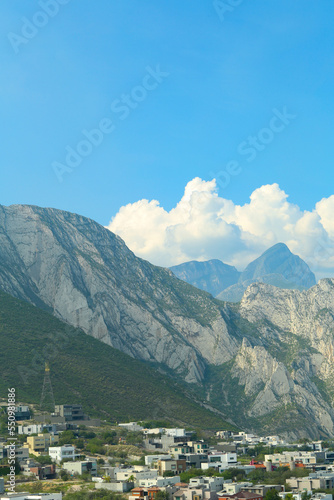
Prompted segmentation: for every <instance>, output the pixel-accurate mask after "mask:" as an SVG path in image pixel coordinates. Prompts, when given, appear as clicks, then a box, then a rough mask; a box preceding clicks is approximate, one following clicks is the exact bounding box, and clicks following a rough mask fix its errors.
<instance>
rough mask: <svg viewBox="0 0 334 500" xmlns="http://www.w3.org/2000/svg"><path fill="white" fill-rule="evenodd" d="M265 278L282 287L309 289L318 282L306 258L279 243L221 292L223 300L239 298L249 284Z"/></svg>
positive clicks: (249, 265)
mask: <svg viewBox="0 0 334 500" xmlns="http://www.w3.org/2000/svg"><path fill="white" fill-rule="evenodd" d="M256 282H261V283H267V284H269V285H274V286H277V287H278V288H285V289H296V290H305V289H308V288H310V287H311V286H313V285H315V284H316V279H315V276H314V274H313V273H312V271H311V270H310V268H309V267H308V265H307V264H306V262H304V261H303V260H302V259H301V258H300V257H298V256H297V255H294V254H293V253H291V252H290V250H289V248H288V247H287V246H286V245H285V244H284V243H277V245H274V246H272V247H271V248H269V249H268V250H267V251H266V252H264V253H263V254H262V255H261V256H260V257H258V258H257V259H255V260H254V261H253V262H251V263H250V264H248V266H247V267H246V269H245V270H244V271H243V272H242V273H241V275H240V277H239V281H238V283H237V284H235V285H232V286H230V287H229V288H226V289H225V290H223V291H222V292H220V293H219V294H218V295H217V298H218V299H220V300H226V301H231V302H239V301H240V300H241V299H242V296H243V294H244V292H245V290H246V289H247V287H248V286H249V285H251V284H252V283H256Z"/></svg>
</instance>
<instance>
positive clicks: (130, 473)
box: [115, 467, 158, 486]
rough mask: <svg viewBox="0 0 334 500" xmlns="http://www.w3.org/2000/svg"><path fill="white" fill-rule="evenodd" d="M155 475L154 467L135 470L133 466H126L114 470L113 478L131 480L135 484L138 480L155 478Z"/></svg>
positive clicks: (156, 472)
mask: <svg viewBox="0 0 334 500" xmlns="http://www.w3.org/2000/svg"><path fill="white" fill-rule="evenodd" d="M157 477H158V471H157V470H156V469H144V470H137V469H136V468H135V467H133V468H132V467H126V468H121V469H120V470H118V471H117V472H115V479H116V480H117V481H129V480H133V481H134V483H135V485H136V486H137V485H138V484H139V481H140V480H145V479H156V478H157ZM153 484H155V483H153Z"/></svg>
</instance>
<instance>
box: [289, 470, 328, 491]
mask: <svg viewBox="0 0 334 500" xmlns="http://www.w3.org/2000/svg"><path fill="white" fill-rule="evenodd" d="M321 472H322V471H321ZM286 484H288V485H289V486H290V488H291V489H292V490H293V491H304V490H307V491H312V490H319V489H326V490H327V489H333V488H334V474H333V473H331V474H324V475H322V474H321V473H320V472H317V473H314V474H310V475H309V476H308V477H290V478H289V479H287V480H286Z"/></svg>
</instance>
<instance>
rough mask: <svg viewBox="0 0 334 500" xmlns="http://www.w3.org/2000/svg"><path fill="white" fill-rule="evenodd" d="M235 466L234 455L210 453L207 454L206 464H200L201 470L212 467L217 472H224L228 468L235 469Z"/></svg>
mask: <svg viewBox="0 0 334 500" xmlns="http://www.w3.org/2000/svg"><path fill="white" fill-rule="evenodd" d="M237 464H238V462H237V454H236V453H219V452H212V453H209V454H208V456H207V460H206V462H202V463H201V468H202V469H204V470H205V469H210V468H211V467H214V468H217V469H219V470H224V469H226V468H228V467H236V466H237Z"/></svg>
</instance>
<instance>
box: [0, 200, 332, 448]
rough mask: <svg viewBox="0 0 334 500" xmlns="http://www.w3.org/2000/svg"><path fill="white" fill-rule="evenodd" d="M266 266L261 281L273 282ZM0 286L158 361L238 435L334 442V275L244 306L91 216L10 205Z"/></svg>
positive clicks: (293, 273) (3, 217)
mask: <svg viewBox="0 0 334 500" xmlns="http://www.w3.org/2000/svg"><path fill="white" fill-rule="evenodd" d="M274 250H275V247H274ZM278 250H279V253H280V254H282V250H284V251H285V249H284V248H283V249H282V247H281V246H280V247H279V248H278ZM275 251H277V249H276V250H275ZM275 251H274V253H273V254H274V256H275ZM287 255H288V261H290V263H289V262H288V263H287V262H284V259H283V260H282V262H281V264H280V266H281V267H280V269H281V271H280V273H278V274H281V273H283V272H284V273H285V275H286V276H287V277H286V278H285V279H287V280H288V279H291V280H295V279H296V277H297V278H298V276H299V279H302V280H304V283H305V285H301V286H308V284H309V282H308V281H307V280H306V278H305V276H302V277H300V272H299V270H298V268H297V269H296V266H297V267H298V265H299V264H300V265H301V267H300V269H303V265H302V264H301V262H302V261H301V259H300V260H298V258H297V260H294V262H295V264H292V263H291V262H292V260H291V259H290V254H287ZM269 257H270V256H269ZM271 258H272V256H271V257H270V259H271ZM270 259H269V258H268V256H267V257H266V258H265V261H266V262H270ZM274 260H275V259H274ZM255 262H256V261H255ZM266 262H264V263H263V261H262V263H261V261H260V262H258V263H257V264H256V265H255V266H254V265H253V267H252V268H251V269H250V271H249V270H248V271H249V272H250V275H251V276H252V278H251V279H253V278H254V277H255V279H256V275H257V273H258V270H260V272H265V273H267V275H270V274H274V273H270V272H269V271H271V270H272V267H270V266H269V267H268V266H267V265H266ZM218 266H220V265H219V264H218ZM220 267H221V266H220ZM248 267H249V266H248ZM247 269H248V268H247ZM261 269H264V271H262V270H261ZM248 271H247V273H248ZM306 271H307V269H306ZM246 276H247V274H246ZM311 277H312V274H311ZM0 289H1V290H2V291H3V292H5V293H6V294H9V295H11V296H13V297H16V298H18V299H22V300H24V301H26V302H30V304H32V305H34V306H35V308H39V309H44V311H45V314H46V313H49V314H50V313H51V314H52V315H54V316H56V317H57V318H58V319H59V320H61V321H62V322H65V323H67V324H69V325H72V326H73V327H75V328H80V329H81V330H82V331H83V332H85V333H86V334H88V335H89V336H91V337H95V339H97V340H99V341H100V342H103V343H104V344H107V347H106V349H109V348H113V349H114V350H115V349H117V350H118V351H122V352H123V353H125V354H126V355H128V356H131V357H132V358H135V359H137V360H140V361H141V362H145V363H146V364H148V366H149V364H150V365H151V366H152V367H153V368H155V369H158V370H159V372H160V373H161V374H163V375H165V376H168V377H169V378H171V379H172V380H174V382H175V383H177V384H179V385H180V386H182V387H183V388H184V390H186V392H187V393H188V394H192V395H193V396H191V397H192V398H193V402H195V403H196V402H197V403H196V404H197V406H198V405H200V403H199V402H201V404H205V406H206V407H207V408H208V409H210V410H211V411H213V412H219V415H220V416H223V417H224V418H225V420H228V421H230V422H233V423H235V425H236V426H238V427H239V428H243V429H246V430H252V431H255V432H259V431H261V433H263V432H268V433H280V434H284V435H285V436H289V437H313V438H320V437H328V436H334V410H333V406H332V403H333V395H334V394H333V388H334V385H333V382H334V380H333V368H332V366H333V353H334V338H333V331H334V280H332V279H325V280H321V281H320V282H319V283H318V284H317V285H314V286H312V287H311V288H309V289H308V290H295V289H280V288H277V287H275V286H272V285H268V284H265V283H260V282H255V283H252V284H251V285H250V286H248V288H247V289H246V291H245V292H244V294H243V297H242V300H241V301H240V302H239V303H228V302H223V301H221V300H218V299H217V298H214V297H213V296H212V295H210V294H209V293H207V292H205V291H203V290H199V289H198V288H196V287H194V286H192V285H190V284H188V283H186V282H185V281H182V280H180V279H178V278H177V277H176V276H175V275H174V274H173V273H172V271H171V270H169V269H165V268H161V267H157V266H154V265H152V264H150V263H149V262H147V261H144V260H142V259H140V258H138V257H136V256H135V255H134V254H133V253H132V252H131V251H130V250H129V249H128V248H127V247H126V245H125V243H124V242H123V240H121V238H119V237H118V236H116V235H115V234H113V233H111V232H110V231H109V230H107V229H106V228H104V227H102V226H101V225H99V224H97V223H96V222H94V221H93V220H91V219H87V218H85V217H82V216H80V215H76V214H72V213H68V212H63V211H60V210H56V209H50V208H40V207H36V206H27V205H14V206H11V207H4V206H0ZM2 335H6V332H2ZM51 335H52V332H51ZM18 341H19V340H17V342H18ZM22 341H24V342H28V338H27V337H25V338H24V339H22ZM102 345H103V344H102ZM72 349H73V350H75V346H74V345H73V346H72ZM106 352H111V351H107V350H106ZM4 355H5V353H4ZM104 360H105V358H104ZM18 362H19V360H17V363H18ZM95 362H96V364H98V362H99V359H98V356H97V358H96V359H95ZM117 369H118V370H121V367H118V368H117ZM109 373H110V372H108V373H107V372H106V374H105V377H106V378H108V377H110V375H109ZM138 383H140V381H139V380H138ZM176 390H179V389H176ZM78 391H79V389H78ZM124 397H126V396H125V395H124ZM129 397H130V396H129ZM94 404H95V405H96V406H98V401H95V403H94ZM133 404H136V402H135V401H133ZM180 420H182V419H180Z"/></svg>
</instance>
